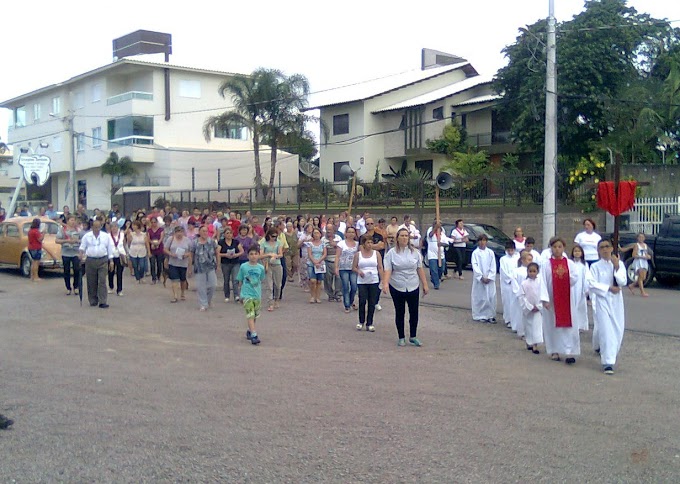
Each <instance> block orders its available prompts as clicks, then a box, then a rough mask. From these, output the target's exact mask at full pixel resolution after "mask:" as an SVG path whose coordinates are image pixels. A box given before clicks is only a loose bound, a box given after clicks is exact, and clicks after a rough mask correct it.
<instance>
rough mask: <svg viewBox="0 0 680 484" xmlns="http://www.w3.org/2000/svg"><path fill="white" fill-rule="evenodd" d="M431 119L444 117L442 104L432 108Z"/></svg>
mask: <svg viewBox="0 0 680 484" xmlns="http://www.w3.org/2000/svg"><path fill="white" fill-rule="evenodd" d="M432 119H444V106H440V107H438V108H434V109H433V110H432Z"/></svg>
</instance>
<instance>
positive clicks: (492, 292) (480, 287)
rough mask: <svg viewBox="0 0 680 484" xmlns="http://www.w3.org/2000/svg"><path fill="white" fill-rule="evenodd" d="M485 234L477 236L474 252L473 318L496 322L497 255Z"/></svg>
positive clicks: (485, 321)
mask: <svg viewBox="0 0 680 484" xmlns="http://www.w3.org/2000/svg"><path fill="white" fill-rule="evenodd" d="M488 241H489V239H488V237H487V236H486V235H485V234H482V235H480V236H479V237H478V238H477V248H476V249H475V250H474V251H473V252H472V275H473V279H472V319H474V320H475V321H481V322H484V323H493V324H495V323H496V256H495V255H494V253H493V251H492V250H491V249H488V248H487V247H486V244H487V242H488Z"/></svg>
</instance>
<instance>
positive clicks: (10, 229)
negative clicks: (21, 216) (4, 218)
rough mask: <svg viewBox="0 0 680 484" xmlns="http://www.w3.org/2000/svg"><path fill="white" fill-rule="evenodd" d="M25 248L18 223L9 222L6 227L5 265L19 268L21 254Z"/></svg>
mask: <svg viewBox="0 0 680 484" xmlns="http://www.w3.org/2000/svg"><path fill="white" fill-rule="evenodd" d="M24 248H25V244H22V238H21V231H20V229H19V225H18V224H17V223H16V222H7V223H6V227H5V243H4V245H3V251H2V252H3V254H4V255H3V261H2V262H4V263H5V264H12V265H14V266H19V264H20V263H21V253H22V252H23V250H24Z"/></svg>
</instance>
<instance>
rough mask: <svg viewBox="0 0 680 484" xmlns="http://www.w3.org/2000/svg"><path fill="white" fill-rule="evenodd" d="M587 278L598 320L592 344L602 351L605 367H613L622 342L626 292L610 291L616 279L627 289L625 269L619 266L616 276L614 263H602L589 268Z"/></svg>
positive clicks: (621, 264)
mask: <svg viewBox="0 0 680 484" xmlns="http://www.w3.org/2000/svg"><path fill="white" fill-rule="evenodd" d="M587 277H588V289H589V291H590V297H591V300H592V301H593V319H594V320H595V326H594V329H593V333H594V334H593V343H594V344H595V349H598V348H599V350H600V361H601V363H602V365H604V366H613V365H614V364H616V355H617V354H618V353H619V349H621V342H622V341H623V331H624V321H625V313H624V307H623V291H619V293H618V294H614V293H613V292H610V291H609V288H610V286H612V285H613V284H614V279H616V283H617V284H618V285H619V287H620V288H622V289H625V287H626V283H627V282H628V280H627V278H626V268H625V266H624V264H623V263H620V264H619V270H618V271H616V272H615V271H614V264H612V262H611V261H606V260H602V259H600V260H599V261H597V262H595V263H594V264H592V265H591V266H590V271H589V272H588V273H587ZM596 330H597V331H596Z"/></svg>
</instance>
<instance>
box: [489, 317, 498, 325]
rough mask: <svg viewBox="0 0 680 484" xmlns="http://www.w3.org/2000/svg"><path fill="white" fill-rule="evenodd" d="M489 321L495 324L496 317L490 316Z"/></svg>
mask: <svg viewBox="0 0 680 484" xmlns="http://www.w3.org/2000/svg"><path fill="white" fill-rule="evenodd" d="M489 322H490V323H491V324H496V323H497V321H496V318H491V319H489Z"/></svg>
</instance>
